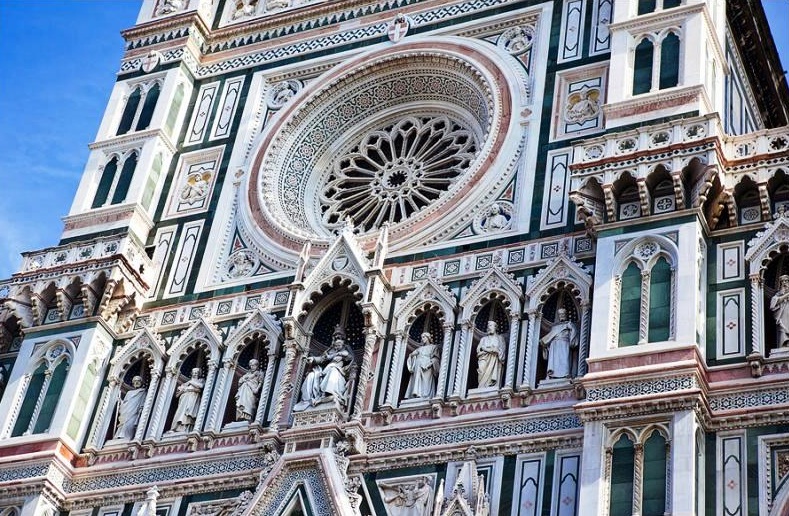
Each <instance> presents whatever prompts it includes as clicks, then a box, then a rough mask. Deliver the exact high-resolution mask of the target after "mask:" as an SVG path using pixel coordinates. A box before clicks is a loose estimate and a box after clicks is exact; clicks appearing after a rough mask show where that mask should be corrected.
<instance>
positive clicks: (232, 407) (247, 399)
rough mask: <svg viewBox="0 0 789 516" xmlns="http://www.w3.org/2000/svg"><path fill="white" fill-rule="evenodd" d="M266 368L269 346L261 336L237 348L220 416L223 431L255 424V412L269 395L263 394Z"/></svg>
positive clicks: (256, 412)
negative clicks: (227, 395) (228, 394)
mask: <svg viewBox="0 0 789 516" xmlns="http://www.w3.org/2000/svg"><path fill="white" fill-rule="evenodd" d="M268 366H269V354H268V343H267V339H266V337H265V336H264V335H263V333H262V332H254V333H253V334H252V335H250V336H249V338H247V339H246V340H245V343H244V344H243V345H242V346H241V347H240V348H239V351H238V355H237V359H236V366H235V367H234V368H233V375H232V377H231V378H232V380H231V386H230V397H229V399H228V401H227V403H226V404H225V411H224V414H223V415H222V427H223V428H225V427H229V426H230V427H232V426H238V425H237V424H240V425H246V424H248V423H250V422H252V421H255V419H256V418H257V414H258V408H259V406H260V404H261V403H264V400H265V399H267V397H268V395H269V393H268V392H263V390H262V389H263V383H264V375H265V372H266V371H267V370H268Z"/></svg>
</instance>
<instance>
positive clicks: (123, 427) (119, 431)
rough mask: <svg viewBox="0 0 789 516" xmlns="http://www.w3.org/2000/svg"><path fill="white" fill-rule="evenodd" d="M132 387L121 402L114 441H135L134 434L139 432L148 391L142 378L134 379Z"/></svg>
mask: <svg viewBox="0 0 789 516" xmlns="http://www.w3.org/2000/svg"><path fill="white" fill-rule="evenodd" d="M132 387H134V388H133V389H129V390H128V391H127V392H126V396H124V397H123V400H122V401H120V402H119V403H120V406H119V407H118V421H117V426H116V427H115V435H113V437H112V438H113V439H123V440H125V441H130V440H132V439H134V432H135V430H137V423H139V421H140V414H141V413H142V408H143V405H145V395H146V394H147V393H148V392H147V389H146V388H145V387H143V386H142V377H140V376H134V377H133V378H132Z"/></svg>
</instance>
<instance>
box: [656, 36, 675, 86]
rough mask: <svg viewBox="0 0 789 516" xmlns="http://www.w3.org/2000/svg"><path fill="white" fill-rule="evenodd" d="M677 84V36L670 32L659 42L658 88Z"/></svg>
mask: <svg viewBox="0 0 789 516" xmlns="http://www.w3.org/2000/svg"><path fill="white" fill-rule="evenodd" d="M677 84H679V36H677V35H676V34H674V33H673V32H670V33H669V34H668V35H667V36H666V37H665V38H663V41H662V42H661V43H660V85H659V89H661V90H663V89H666V88H673V87H674V86H676V85H677Z"/></svg>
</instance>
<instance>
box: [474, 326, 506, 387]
mask: <svg viewBox="0 0 789 516" xmlns="http://www.w3.org/2000/svg"><path fill="white" fill-rule="evenodd" d="M506 349H507V344H506V342H504V335H502V334H500V333H497V327H496V321H488V333H487V335H485V336H484V337H482V338H481V339H480V340H479V344H477V384H478V385H479V387H480V388H487V387H498V386H499V383H500V382H501V371H502V370H503V369H504V353H505V352H506Z"/></svg>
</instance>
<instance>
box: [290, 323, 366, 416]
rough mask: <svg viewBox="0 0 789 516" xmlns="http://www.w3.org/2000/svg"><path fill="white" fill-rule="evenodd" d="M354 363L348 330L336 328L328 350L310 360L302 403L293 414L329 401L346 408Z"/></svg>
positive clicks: (302, 388)
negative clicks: (347, 339)
mask: <svg viewBox="0 0 789 516" xmlns="http://www.w3.org/2000/svg"><path fill="white" fill-rule="evenodd" d="M353 363H354V357H353V352H352V351H351V349H350V348H349V347H348V346H346V345H345V330H343V328H342V327H341V326H339V325H337V327H336V328H335V330H334V335H333V336H332V343H331V346H329V349H327V350H326V351H324V352H323V353H321V354H320V355H319V356H311V357H307V368H308V372H307V374H306V375H305V377H304V383H303V384H302V386H301V401H302V403H299V404H297V405H296V407H294V410H304V409H305V408H306V407H308V406H315V405H318V404H319V403H321V402H323V401H329V400H334V401H335V402H337V403H338V404H339V405H340V406H341V407H346V406H347V404H348V392H347V391H348V377H349V375H350V369H351V366H352V365H353Z"/></svg>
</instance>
